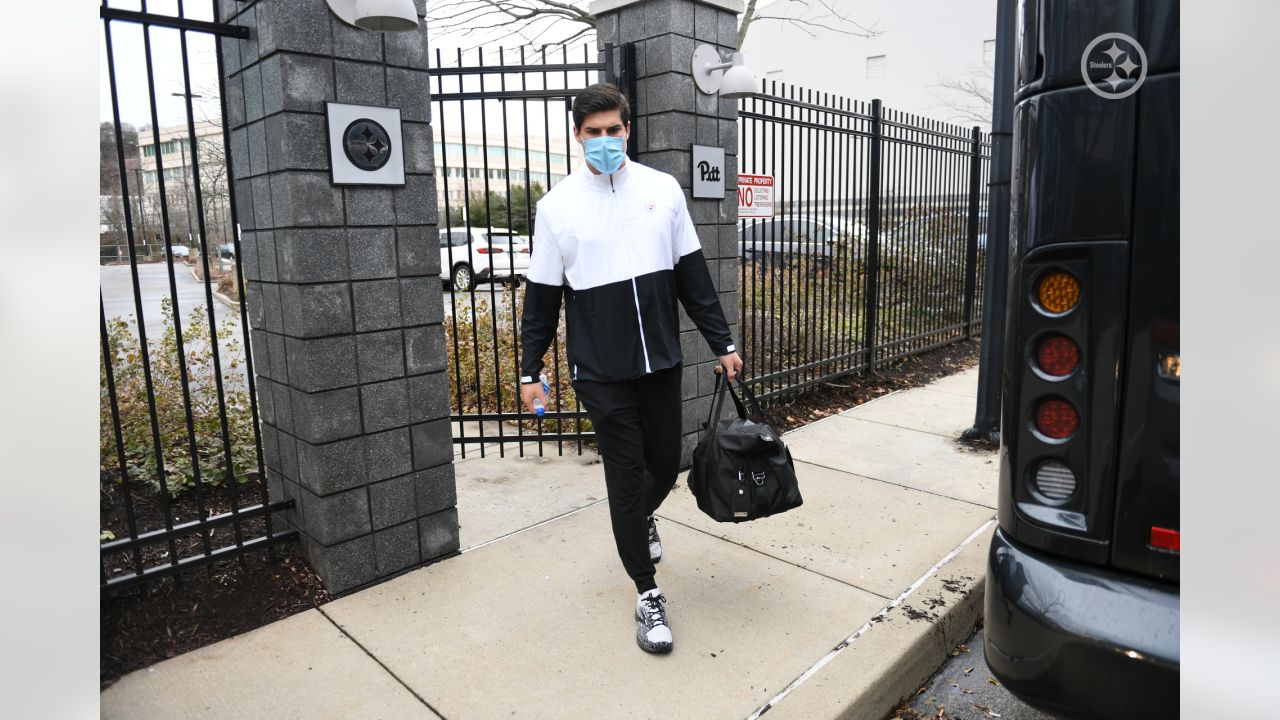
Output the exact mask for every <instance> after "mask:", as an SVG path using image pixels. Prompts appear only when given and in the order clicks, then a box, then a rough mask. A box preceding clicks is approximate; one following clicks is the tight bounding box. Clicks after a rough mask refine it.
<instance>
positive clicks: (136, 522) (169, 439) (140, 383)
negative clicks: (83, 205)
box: [99, 1, 297, 589]
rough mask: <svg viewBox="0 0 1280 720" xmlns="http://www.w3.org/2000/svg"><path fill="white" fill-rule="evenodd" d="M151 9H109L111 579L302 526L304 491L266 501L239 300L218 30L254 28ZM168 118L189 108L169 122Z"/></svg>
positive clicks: (105, 270)
mask: <svg viewBox="0 0 1280 720" xmlns="http://www.w3.org/2000/svg"><path fill="white" fill-rule="evenodd" d="M142 8H143V9H142V11H141V12H137V11H132V10H122V9H117V8H114V7H111V6H110V5H109V4H108V3H107V2H105V1H104V2H103V4H102V8H101V10H100V16H101V18H102V27H103V43H104V44H103V52H104V58H105V60H106V62H105V68H104V73H105V77H104V81H105V84H107V85H109V87H110V96H111V120H110V121H109V122H104V123H103V125H102V148H103V155H104V158H103V162H102V169H103V172H102V190H101V193H102V196H101V206H102V213H103V223H102V235H103V237H102V238H101V242H102V245H103V247H104V248H105V247H108V246H111V247H113V248H116V249H115V250H113V251H112V252H106V251H104V252H103V253H102V283H101V285H100V288H99V289H100V294H99V297H100V303H99V312H100V317H101V344H102V375H101V398H100V411H101V416H102V434H101V438H100V445H101V447H100V450H101V465H100V474H101V539H102V543H101V558H100V560H101V564H100V581H101V586H102V588H103V589H108V588H116V587H122V586H127V585H132V584H135V583H138V582H141V581H144V580H147V579H149V578H155V577H160V576H165V575H171V574H174V573H177V572H178V571H180V570H184V569H187V568H190V567H195V566H200V565H207V564H210V563H212V562H215V561H218V560H222V559H226V558H235V557H240V558H243V554H244V553H246V552H248V551H250V550H253V549H256V548H263V547H265V548H267V549H268V552H273V547H274V546H275V545H276V544H279V543H281V542H288V541H293V540H296V539H297V532H296V531H293V530H287V531H284V532H281V531H279V530H278V529H277V528H276V527H275V524H274V523H273V522H272V514H273V513H276V512H279V511H281V510H284V509H286V508H288V507H290V506H291V505H292V501H287V502H277V503H271V502H269V501H268V498H267V485H266V481H265V478H266V473H265V471H264V468H263V456H262V443H261V437H260V430H259V425H258V406H257V401H256V397H255V388H254V374H253V358H252V356H251V354H250V353H249V352H248V348H249V325H248V319H247V316H246V313H245V308H244V303H243V302H236V300H237V299H238V298H242V297H244V279H243V274H242V273H241V271H240V257H241V252H240V240H239V236H238V233H237V232H236V230H235V229H236V227H237V224H236V206H235V202H234V197H233V195H232V192H233V191H232V187H231V182H230V178H231V172H230V161H231V158H230V153H228V152H227V148H228V146H229V142H228V129H227V127H226V124H225V123H223V122H222V118H224V117H225V116H226V107H227V99H226V98H225V97H223V93H222V91H221V81H220V79H221V77H222V76H223V72H222V71H223V58H222V47H221V43H219V42H218V38H219V37H234V38H248V30H247V28H244V27H238V26H234V25H228V24H223V23H219V22H216V21H209V20H206V19H197V18H194V17H190V16H187V15H184V12H183V9H182V8H183V5H182V3H179V4H178V13H179V14H178V15H177V16H171V15H159V14H154V13H149V12H147V11H146V3H145V2H144V3H143V5H142ZM200 10H210V8H209V7H204V8H200V9H197V12H199V11H200ZM214 12H216V10H215V11H214ZM153 45H154V47H153ZM122 48H123V50H122ZM211 56H212V57H213V58H214V61H213V62H212V63H205V64H203V65H200V64H199V63H198V62H197V63H194V64H195V65H196V67H195V74H197V75H201V76H202V77H203V78H204V79H206V80H207V79H208V77H210V76H212V77H213V78H214V79H213V81H212V82H211V83H210V87H208V88H206V87H197V86H195V85H193V79H192V78H193V57H194V58H197V60H198V59H200V58H208V57H211ZM215 66H216V75H212V73H213V72H214V67H215ZM178 68H180V74H179V73H178V71H177V69H178ZM166 82H169V83H172V84H173V85H172V86H164V83H166ZM144 84H145V92H140V88H142V87H144ZM215 89H216V90H215ZM214 91H216V92H217V94H218V97H217V98H211V97H209V96H208V95H207V94H206V93H209V92H214ZM173 97H179V98H181V102H180V103H178V104H179V105H180V110H175V109H174V107H173V105H174V101H172V100H171V99H170V98H173ZM143 98H145V100H144V99H143ZM196 100H200V101H201V102H200V103H196V102H195V101H196ZM213 100H216V101H217V102H216V104H213V107H212V108H210V105H211V104H212V102H211V101H213ZM161 103H165V104H166V106H165V107H164V108H163V114H162V109H161ZM197 106H200V107H201V109H202V111H203V112H204V113H205V114H206V116H205V117H201V118H200V119H199V120H197V118H196V115H197V113H196V109H197ZM169 115H172V116H173V117H174V118H180V121H178V120H170V122H168V123H167V124H166V123H162V120H163V119H164V118H166V117H167V116H169ZM131 121H132V122H138V124H139V125H140V127H135V126H134V125H133V124H132V122H131ZM167 163H170V165H169V166H166V164H167ZM215 287H216V289H215ZM224 291H225V292H224ZM108 308H111V310H110V311H109V310H108ZM222 308H225V309H222ZM117 311H118V312H117ZM220 316H221V317H220ZM237 326H238V327H237ZM157 335H158V337H157Z"/></svg>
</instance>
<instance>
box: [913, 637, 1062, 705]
mask: <svg viewBox="0 0 1280 720" xmlns="http://www.w3.org/2000/svg"><path fill="white" fill-rule="evenodd" d="M993 681H995V676H993V675H992V674H991V670H990V669H988V668H987V659H986V655H984V654H983V651H982V629H981V628H979V629H977V630H975V631H974V633H973V635H972V636H971V637H970V638H969V639H968V640H967V641H965V642H964V643H963V646H962V648H961V649H960V650H959V653H958V654H956V655H952V656H951V658H950V659H949V660H947V662H946V664H945V665H943V666H942V667H941V668H939V669H938V672H937V673H936V674H934V676H933V677H932V678H929V682H927V683H925V685H924V692H920V693H916V694H915V695H914V696H912V698H911V699H910V700H909V701H908V703H907V708H908V709H909V710H910V711H913V712H914V714H913V713H912V712H898V713H893V714H891V715H890V717H900V718H902V719H903V720H910V719H912V718H919V717H928V718H935V717H943V718H955V720H986V718H995V717H999V718H1003V720H1053V717H1052V716H1051V715H1046V714H1044V713H1042V712H1040V711H1039V710H1036V709H1034V708H1032V707H1029V706H1028V705H1026V704H1025V703H1023V702H1022V701H1021V700H1019V699H1018V698H1016V697H1014V696H1013V695H1012V694H1011V693H1010V692H1009V691H1008V690H1005V689H1004V686H1003V685H995V684H993ZM996 682H998V681H996ZM939 708H942V712H939V711H938V709H939Z"/></svg>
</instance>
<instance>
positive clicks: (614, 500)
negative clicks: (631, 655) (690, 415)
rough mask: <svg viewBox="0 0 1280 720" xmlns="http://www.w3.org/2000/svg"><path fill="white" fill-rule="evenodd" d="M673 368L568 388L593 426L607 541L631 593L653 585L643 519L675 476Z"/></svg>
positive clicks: (676, 380)
mask: <svg viewBox="0 0 1280 720" xmlns="http://www.w3.org/2000/svg"><path fill="white" fill-rule="evenodd" d="M680 375H681V368H680V366H679V365H677V366H675V367H673V368H669V369H667V370H659V371H657V372H654V373H650V374H648V375H645V376H643V377H639V378H636V379H634V380H623V381H620V382H594V381H589V380H579V381H577V382H575V383H574V384H573V389H574V391H575V392H577V394H578V400H579V401H581V402H582V406H583V407H584V408H586V410H587V415H588V416H589V417H590V418H591V424H592V425H593V426H594V427H595V432H596V440H597V441H598V443H599V445H600V455H601V460H603V462H604V480H605V486H606V488H607V489H608V492H609V516H610V518H611V519H612V521H613V540H614V542H615V543H617V545H618V555H619V557H621V558H622V566H623V567H624V568H626V570H627V574H628V575H630V576H631V579H632V580H634V581H635V583H636V590H637V591H638V592H644V591H646V590H650V589H652V588H654V587H656V585H655V584H654V580H653V575H654V568H653V561H652V560H650V559H649V522H648V518H649V516H650V515H652V514H653V513H654V511H656V510H657V509H658V506H659V505H661V504H662V501H663V500H665V499H666V497H667V494H668V493H669V492H671V488H672V487H673V486H674V485H675V483H676V475H677V474H678V473H679V472H680V418H681V410H680Z"/></svg>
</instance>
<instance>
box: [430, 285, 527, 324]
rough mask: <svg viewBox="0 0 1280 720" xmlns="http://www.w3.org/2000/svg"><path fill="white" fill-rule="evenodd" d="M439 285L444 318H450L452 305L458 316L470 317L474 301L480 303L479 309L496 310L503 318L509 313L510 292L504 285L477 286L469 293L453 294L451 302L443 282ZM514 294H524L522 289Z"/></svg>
mask: <svg viewBox="0 0 1280 720" xmlns="http://www.w3.org/2000/svg"><path fill="white" fill-rule="evenodd" d="M440 285H441V287H442V288H443V289H444V316H445V317H451V316H452V315H453V307H454V305H456V306H457V308H458V314H459V315H461V316H463V317H470V314H471V305H472V303H475V302H476V301H480V303H481V305H480V307H482V308H483V307H490V308H492V307H496V308H498V309H499V311H502V312H503V314H504V316H506V315H508V314H509V313H510V308H511V302H510V300H509V298H510V296H511V292H510V290H508V289H507V287H506V286H504V285H489V284H484V285H477V286H476V287H475V289H474V290H472V291H471V292H457V293H454V294H453V300H452V302H451V301H450V299H449V289H448V288H447V287H444V283H443V282H442V283H440ZM491 288H492V292H493V297H492V298H490V296H489V292H490V289H491ZM516 293H517V294H519V295H522V294H524V289H523V288H520V289H517V290H516ZM490 312H492V311H490Z"/></svg>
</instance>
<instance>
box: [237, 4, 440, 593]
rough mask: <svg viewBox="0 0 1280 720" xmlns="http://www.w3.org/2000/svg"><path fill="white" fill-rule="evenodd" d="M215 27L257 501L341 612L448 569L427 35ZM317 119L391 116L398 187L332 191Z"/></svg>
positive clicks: (248, 12)
mask: <svg viewBox="0 0 1280 720" xmlns="http://www.w3.org/2000/svg"><path fill="white" fill-rule="evenodd" d="M218 7H219V10H220V17H221V18H223V19H224V21H226V22H232V23H235V24H239V25H245V26H247V27H249V28H250V31H251V36H250V39H248V40H234V39H224V40H222V41H221V42H222V49H223V53H224V66H225V67H224V78H223V79H224V83H225V85H224V87H225V90H224V92H225V93H226V101H227V117H226V122H228V123H229V126H230V128H231V148H230V151H231V158H232V178H233V182H234V188H235V196H236V198H235V199H236V209H237V214H238V220H239V223H240V227H241V231H242V236H241V237H242V242H241V252H242V254H243V256H244V257H243V258H242V263H243V267H244V271H245V278H246V281H247V291H248V297H247V302H248V315H249V322H250V326H251V328H252V332H251V340H252V353H253V360H254V371H255V373H256V376H257V393H258V402H259V408H260V409H261V419H262V431H263V433H262V444H263V453H264V455H265V459H266V465H267V478H268V483H269V492H270V496H271V498H272V500H279V499H289V498H291V499H293V500H294V502H295V503H296V507H295V508H294V509H293V510H292V511H290V512H288V513H287V514H286V515H285V517H284V519H285V521H286V522H288V524H289V525H291V526H292V527H294V528H296V529H297V530H298V531H299V533H300V534H301V536H302V545H303V549H304V551H305V553H306V556H307V558H308V560H309V561H310V562H311V565H312V567H314V568H315V570H316V572H317V573H318V574H319V575H320V577H321V579H322V580H323V581H324V583H325V586H326V587H327V588H328V590H329V591H330V592H331V593H342V592H346V591H348V590H351V589H354V588H358V587H361V586H363V585H367V584H370V583H373V582H376V581H378V580H381V579H385V578H387V577H390V576H392V575H395V574H397V573H399V572H402V571H404V570H406V569H409V568H412V567H415V566H417V565H421V564H422V563H424V562H428V561H431V560H433V559H436V558H440V557H443V556H446V555H449V554H452V553H455V552H456V551H457V549H458V515H457V510H456V508H455V506H456V504H457V503H456V497H457V494H456V490H455V486H454V473H453V465H452V460H453V446H452V440H451V434H450V429H449V424H448V416H449V391H448V381H447V378H446V374H445V372H444V368H445V346H444V331H443V326H442V321H443V314H444V310H443V304H442V302H441V283H440V278H439V272H440V267H439V257H440V255H439V252H438V247H439V240H438V235H437V231H436V214H437V209H436V191H435V178H434V177H433V174H432V173H433V144H432V130H431V125H430V121H431V116H430V107H431V106H430V103H429V95H428V93H429V86H428V80H427V73H426V68H427V33H426V26H425V25H426V23H425V20H424V21H422V24H421V26H420V28H419V29H418V31H416V32H405V33H388V34H382V33H376V32H369V31H365V30H359V29H357V28H354V27H351V26H348V25H346V24H344V23H343V22H342V21H340V20H338V19H337V18H336V17H334V16H333V15H332V14H331V13H330V12H329V9H328V7H327V5H326V3H325V1H324V0H256V1H255V2H241V1H239V0H219V2H218ZM418 12H419V15H422V14H424V13H425V7H424V3H423V1H422V0H418ZM325 101H336V102H343V103H354V104H368V105H385V106H393V107H398V108H400V110H401V117H402V120H403V133H404V136H403V140H404V159H405V170H406V176H405V181H406V182H405V186H404V187H351V186H347V187H340V186H335V185H333V184H332V183H331V182H330V175H329V170H330V168H329V154H328V144H327V139H326V129H325V124H326V123H325Z"/></svg>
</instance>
